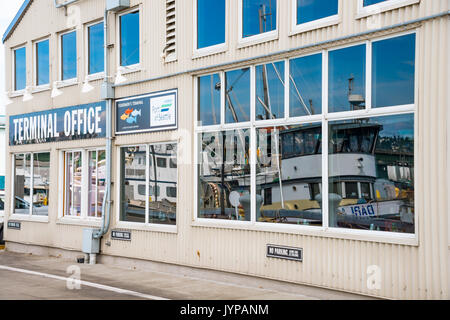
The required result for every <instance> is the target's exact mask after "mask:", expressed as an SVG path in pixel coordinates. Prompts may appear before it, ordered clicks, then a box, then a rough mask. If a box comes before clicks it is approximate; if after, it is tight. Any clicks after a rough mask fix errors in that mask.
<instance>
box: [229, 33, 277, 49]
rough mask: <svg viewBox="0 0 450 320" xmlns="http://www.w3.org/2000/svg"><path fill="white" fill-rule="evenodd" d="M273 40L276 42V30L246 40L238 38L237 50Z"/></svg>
mask: <svg viewBox="0 0 450 320" xmlns="http://www.w3.org/2000/svg"><path fill="white" fill-rule="evenodd" d="M273 40H278V30H274V31H269V32H266V33H261V34H258V35H255V36H251V37H247V38H239V42H238V45H237V48H238V49H242V48H246V47H249V46H253V45H257V44H261V43H264V42H269V41H273Z"/></svg>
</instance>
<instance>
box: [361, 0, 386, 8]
mask: <svg viewBox="0 0 450 320" xmlns="http://www.w3.org/2000/svg"><path fill="white" fill-rule="evenodd" d="M385 1H388V0H364V7H367V6H370V5H372V4H376V3H380V2H385Z"/></svg>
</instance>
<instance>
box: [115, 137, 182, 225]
mask: <svg viewBox="0 0 450 320" xmlns="http://www.w3.org/2000/svg"><path fill="white" fill-rule="evenodd" d="M163 144H164V145H168V144H175V145H177V152H176V158H177V159H179V155H180V148H179V141H176V140H167V141H157V142H150V143H148V142H144V143H136V144H120V145H116V157H117V158H116V161H117V164H118V165H117V168H116V177H117V180H118V181H120V179H121V177H122V173H123V171H122V162H121V152H122V148H127V147H133V146H145V147H146V149H145V153H146V166H145V192H146V196H145V197H146V199H147V200H148V198H149V196H150V161H149V159H150V146H152V145H153V146H154V145H163ZM171 158H172V157H171ZM152 164H153V165H156V163H153V162H152ZM173 169H175V170H177V173H176V177H177V192H178V193H177V204H176V205H177V209H176V213H175V214H176V224H175V225H166V224H157V223H150V222H149V201H146V202H145V223H142V222H130V221H122V220H121V219H120V216H121V199H122V198H121V197H122V193H121V188H117V190H116V197H117V199H119V200H118V201H116V204H115V209H116V212H117V214H116V221H115V222H116V226H117V228H125V229H131V230H143V231H151V232H164V233H173V234H177V233H178V221H179V218H180V216H179V214H180V210H179V205H180V193H179V191H178V190H179V188H178V187H179V181H180V179H179V178H180V171H179V168H178V167H177V168H173ZM158 188H160V187H158Z"/></svg>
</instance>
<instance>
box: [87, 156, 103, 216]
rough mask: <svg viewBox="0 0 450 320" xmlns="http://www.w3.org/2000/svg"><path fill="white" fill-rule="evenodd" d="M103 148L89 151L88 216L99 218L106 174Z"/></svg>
mask: <svg viewBox="0 0 450 320" xmlns="http://www.w3.org/2000/svg"><path fill="white" fill-rule="evenodd" d="M105 170H106V158H105V150H98V151H89V194H88V199H89V200H88V201H89V204H88V207H89V209H88V216H89V217H96V218H101V216H102V208H103V196H104V194H105V178H106V176H105V174H106V171H105Z"/></svg>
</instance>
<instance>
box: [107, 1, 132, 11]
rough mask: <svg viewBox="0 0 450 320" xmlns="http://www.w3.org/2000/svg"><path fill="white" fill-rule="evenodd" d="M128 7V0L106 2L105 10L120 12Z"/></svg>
mask: <svg viewBox="0 0 450 320" xmlns="http://www.w3.org/2000/svg"><path fill="white" fill-rule="evenodd" d="M129 7H130V0H106V10H108V11H120V10H123V9H126V8H129Z"/></svg>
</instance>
